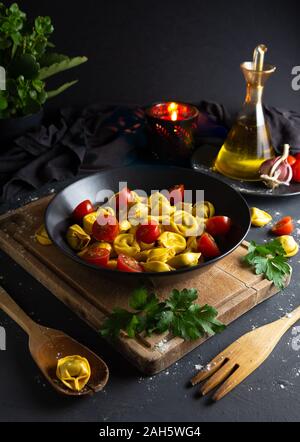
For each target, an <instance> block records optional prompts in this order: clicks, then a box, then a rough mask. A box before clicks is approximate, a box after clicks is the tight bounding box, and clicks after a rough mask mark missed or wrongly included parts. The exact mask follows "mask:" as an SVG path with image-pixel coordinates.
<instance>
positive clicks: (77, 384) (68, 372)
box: [56, 355, 91, 391]
mask: <svg viewBox="0 0 300 442" xmlns="http://www.w3.org/2000/svg"><path fill="white" fill-rule="evenodd" d="M56 376H57V377H58V379H59V380H60V381H61V382H62V383H63V384H64V385H66V387H68V388H69V389H70V390H74V391H81V390H82V389H83V388H84V387H85V386H86V384H87V383H88V381H89V379H90V377H91V367H90V364H89V361H88V360H87V359H86V358H83V357H82V356H78V355H75V356H66V357H65V358H62V359H59V360H58V361H57V368H56Z"/></svg>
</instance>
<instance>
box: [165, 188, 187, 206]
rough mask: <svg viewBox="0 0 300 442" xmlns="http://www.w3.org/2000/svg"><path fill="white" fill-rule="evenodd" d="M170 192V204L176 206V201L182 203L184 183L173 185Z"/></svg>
mask: <svg viewBox="0 0 300 442" xmlns="http://www.w3.org/2000/svg"><path fill="white" fill-rule="evenodd" d="M169 193H170V204H171V206H175V204H176V203H181V202H183V201H184V184H178V185H177V186H174V187H171V189H169Z"/></svg>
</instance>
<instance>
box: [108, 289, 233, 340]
mask: <svg viewBox="0 0 300 442" xmlns="http://www.w3.org/2000/svg"><path fill="white" fill-rule="evenodd" d="M197 298H198V295H197V290H196V289H184V290H181V291H179V290H176V289H174V290H172V292H171V294H170V296H169V298H168V299H166V300H165V301H162V302H161V301H160V300H159V298H158V297H157V296H156V295H155V294H154V293H148V291H147V289H146V288H139V289H136V290H135V291H134V292H133V294H132V296H131V298H130V299H129V306H130V308H131V309H132V311H128V310H125V309H121V308H115V309H114V311H113V313H112V314H111V315H110V316H109V317H108V318H107V320H106V321H105V322H104V324H103V326H102V328H101V330H100V333H101V335H102V336H109V337H113V338H116V337H118V336H119V334H120V331H121V330H124V331H125V332H126V333H127V335H128V336H129V337H130V338H134V337H135V336H136V334H139V333H142V332H145V333H146V335H147V336H151V335H152V334H153V333H158V334H161V333H164V332H166V331H170V332H171V333H172V334H173V335H174V336H179V337H181V338H183V339H184V340H195V339H198V338H200V337H202V336H204V335H205V334H209V335H214V334H215V333H220V332H221V331H223V330H224V328H225V325H224V324H222V323H221V322H220V321H218V320H217V319H216V318H217V316H218V312H217V310H216V309H215V308H213V307H212V306H210V305H203V306H200V305H199V304H196V303H195V301H196V300H197Z"/></svg>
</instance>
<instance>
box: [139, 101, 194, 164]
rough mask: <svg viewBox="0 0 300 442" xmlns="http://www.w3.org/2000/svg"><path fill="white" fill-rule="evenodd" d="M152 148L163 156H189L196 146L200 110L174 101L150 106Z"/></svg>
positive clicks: (149, 120) (148, 112)
mask: <svg viewBox="0 0 300 442" xmlns="http://www.w3.org/2000/svg"><path fill="white" fill-rule="evenodd" d="M146 117H147V122H148V128H149V137H150V141H151V144H152V146H151V148H152V150H153V152H154V151H155V154H156V156H158V157H159V158H162V159H170V160H175V161H176V160H179V161H180V159H187V158H189V156H190V155H191V152H192V150H193V148H194V132H195V129H196V127H197V120H198V117H199V111H198V109H197V108H196V107H195V106H192V105H190V104H186V103H177V102H174V101H170V102H166V103H158V104H154V105H153V106H151V107H149V108H148V109H147V110H146Z"/></svg>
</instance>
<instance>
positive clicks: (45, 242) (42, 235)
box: [34, 224, 52, 246]
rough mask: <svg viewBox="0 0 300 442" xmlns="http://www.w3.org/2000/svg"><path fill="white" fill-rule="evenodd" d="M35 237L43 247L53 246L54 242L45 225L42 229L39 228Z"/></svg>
mask: <svg viewBox="0 0 300 442" xmlns="http://www.w3.org/2000/svg"><path fill="white" fill-rule="evenodd" d="M34 237H35V239H36V240H37V242H38V243H39V244H41V245H42V246H50V245H51V244H52V241H51V239H50V238H49V236H48V233H47V231H46V228H45V224H42V225H41V227H39V229H38V230H37V231H36V232H35V236H34Z"/></svg>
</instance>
